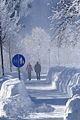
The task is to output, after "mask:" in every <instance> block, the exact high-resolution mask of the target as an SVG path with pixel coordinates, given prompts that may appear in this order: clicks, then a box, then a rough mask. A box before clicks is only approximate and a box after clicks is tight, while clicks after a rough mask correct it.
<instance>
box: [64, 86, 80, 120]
mask: <svg viewBox="0 0 80 120" xmlns="http://www.w3.org/2000/svg"><path fill="white" fill-rule="evenodd" d="M72 90H73V97H72V98H71V99H70V100H68V102H67V104H66V111H65V118H64V120H80V86H75V87H73V89H72Z"/></svg>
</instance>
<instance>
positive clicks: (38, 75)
mask: <svg viewBox="0 0 80 120" xmlns="http://www.w3.org/2000/svg"><path fill="white" fill-rule="evenodd" d="M36 77H37V80H40V72H38V73H37V72H36Z"/></svg>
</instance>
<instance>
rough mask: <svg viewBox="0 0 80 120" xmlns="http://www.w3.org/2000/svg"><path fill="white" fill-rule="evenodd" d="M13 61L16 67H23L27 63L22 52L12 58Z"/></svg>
mask: <svg viewBox="0 0 80 120" xmlns="http://www.w3.org/2000/svg"><path fill="white" fill-rule="evenodd" d="M12 63H13V65H14V66H16V67H22V66H23V65H24V64H25V58H24V56H23V55H21V54H16V55H15V56H14V57H13V58H12Z"/></svg>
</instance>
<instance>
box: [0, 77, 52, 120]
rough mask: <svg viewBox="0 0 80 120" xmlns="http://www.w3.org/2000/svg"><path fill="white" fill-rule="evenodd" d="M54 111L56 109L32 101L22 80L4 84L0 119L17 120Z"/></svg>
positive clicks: (0, 100) (8, 81)
mask: <svg viewBox="0 0 80 120" xmlns="http://www.w3.org/2000/svg"><path fill="white" fill-rule="evenodd" d="M52 111H54V108H53V107H51V106H50V105H47V104H37V105H36V104H35V103H34V102H33V101H32V100H31V97H30V96H29V95H28V93H27V90H26V86H25V84H24V82H23V81H22V80H21V81H20V80H19V79H18V78H14V79H11V78H10V79H9V80H6V81H4V82H3V83H2V86H1V90H0V117H2V116H5V117H9V118H14V119H15V120H16V119H18V118H26V116H28V114H30V113H36V112H42V113H43V112H52ZM1 119H2V118H1Z"/></svg>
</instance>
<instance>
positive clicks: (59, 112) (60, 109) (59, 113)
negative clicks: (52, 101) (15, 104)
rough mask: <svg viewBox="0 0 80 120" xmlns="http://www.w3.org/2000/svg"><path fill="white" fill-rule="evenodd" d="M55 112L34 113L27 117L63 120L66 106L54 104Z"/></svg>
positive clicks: (31, 118) (34, 119)
mask: <svg viewBox="0 0 80 120" xmlns="http://www.w3.org/2000/svg"><path fill="white" fill-rule="evenodd" d="M53 107H54V108H55V111H54V112H50V113H32V114H30V115H29V116H28V118H27V119H30V120H49V119H50V120H63V118H64V115H65V106H53Z"/></svg>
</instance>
